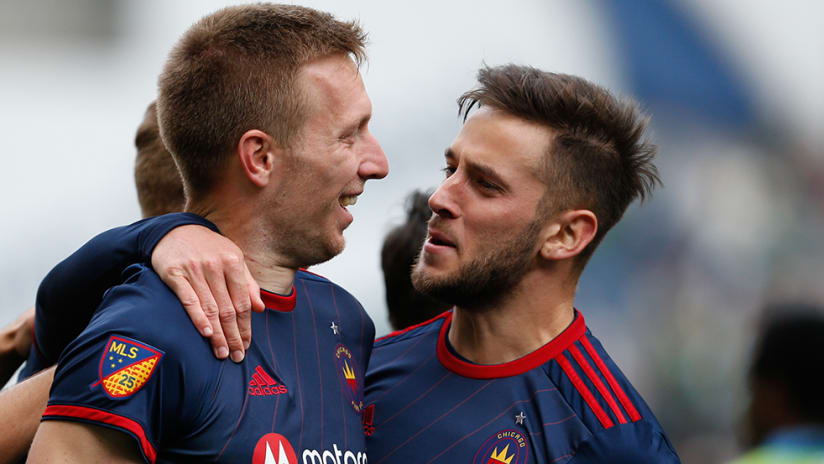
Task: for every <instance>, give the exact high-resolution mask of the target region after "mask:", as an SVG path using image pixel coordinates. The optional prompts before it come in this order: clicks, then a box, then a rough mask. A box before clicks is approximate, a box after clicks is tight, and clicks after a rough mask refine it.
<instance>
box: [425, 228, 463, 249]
mask: <svg viewBox="0 0 824 464" xmlns="http://www.w3.org/2000/svg"><path fill="white" fill-rule="evenodd" d="M427 242H429V243H431V244H432V245H437V246H444V247H451V248H457V246H456V245H455V243H454V242H453V241H452V240H450V239H449V238H448V237H447V236H446V235H444V234H443V233H441V232H439V231H437V230H433V229H429V238H428V240H427Z"/></svg>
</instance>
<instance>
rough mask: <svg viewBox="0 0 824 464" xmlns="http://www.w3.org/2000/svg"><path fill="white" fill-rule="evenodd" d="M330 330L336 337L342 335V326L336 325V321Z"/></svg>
mask: <svg viewBox="0 0 824 464" xmlns="http://www.w3.org/2000/svg"><path fill="white" fill-rule="evenodd" d="M329 328H330V329H332V333H333V334H335V335H337V334H338V333H340V326H339V325H337V324H335V321H332V325H330V326H329Z"/></svg>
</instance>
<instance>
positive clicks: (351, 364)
mask: <svg viewBox="0 0 824 464" xmlns="http://www.w3.org/2000/svg"><path fill="white" fill-rule="evenodd" d="M335 363H336V364H337V367H338V379H340V381H341V383H342V384H343V385H342V388H343V392H344V394H345V395H346V398H347V399H348V400H349V402H350V403H351V404H352V407H353V408H354V409H355V412H357V413H360V412H361V411H363V376H362V375H361V372H360V368H359V367H358V364H357V363H356V362H355V358H354V357H353V356H352V352H351V351H349V348H347V347H345V346H344V345H338V346H337V347H335Z"/></svg>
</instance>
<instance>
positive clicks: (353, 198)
mask: <svg viewBox="0 0 824 464" xmlns="http://www.w3.org/2000/svg"><path fill="white" fill-rule="evenodd" d="M338 201H339V202H340V204H341V206H343V207H346V206H352V205H354V204H355V203H357V202H358V196H357V195H344V196H342V197H340V199H339V200H338Z"/></svg>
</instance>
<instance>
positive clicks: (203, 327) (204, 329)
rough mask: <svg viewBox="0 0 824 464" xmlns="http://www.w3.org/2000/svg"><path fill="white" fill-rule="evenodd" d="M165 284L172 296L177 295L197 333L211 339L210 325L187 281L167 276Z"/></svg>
mask: <svg viewBox="0 0 824 464" xmlns="http://www.w3.org/2000/svg"><path fill="white" fill-rule="evenodd" d="M166 284H167V285H168V286H169V288H171V289H172V291H173V292H174V294H175V295H177V299H179V300H180V303H181V304H182V305H183V309H185V310H186V313H187V314H188V315H189V319H191V320H192V324H194V326H195V328H197V330H198V332H200V334H201V335H203V336H204V337H207V338H208V337H211V336H212V333H213V331H212V325H211V323H209V319H208V318H207V317H206V314H205V312H204V311H203V308H202V307H201V305H200V299H199V298H198V297H197V293H196V292H195V289H194V288H192V285H191V284H190V283H189V280H187V279H186V278H184V277H182V276H180V275H175V276H169V278H168V279H167V280H166Z"/></svg>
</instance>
